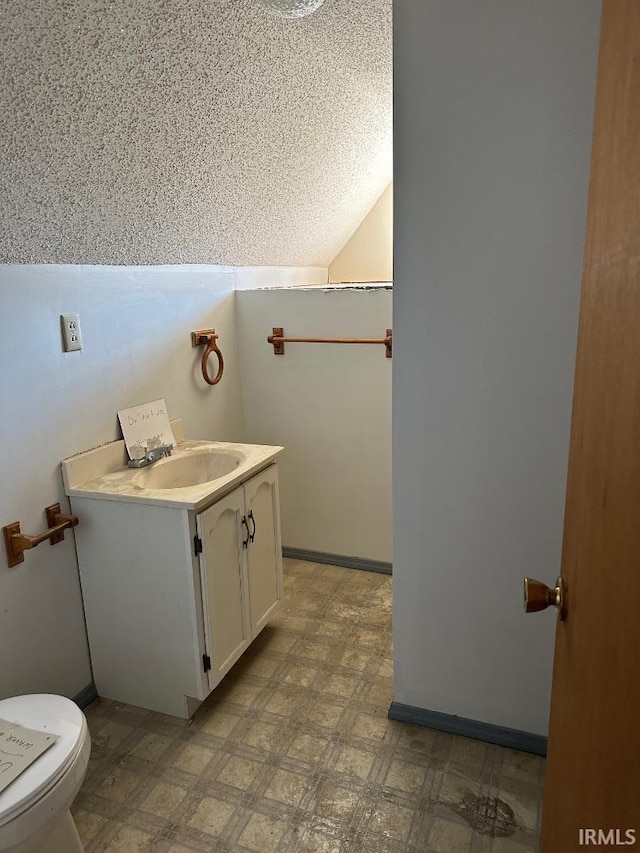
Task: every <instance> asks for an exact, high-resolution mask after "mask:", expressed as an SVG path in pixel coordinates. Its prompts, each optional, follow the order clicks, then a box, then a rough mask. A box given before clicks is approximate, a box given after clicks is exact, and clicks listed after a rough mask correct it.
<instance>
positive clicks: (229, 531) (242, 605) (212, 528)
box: [196, 488, 251, 689]
mask: <svg viewBox="0 0 640 853" xmlns="http://www.w3.org/2000/svg"><path fill="white" fill-rule="evenodd" d="M243 516H244V502H243V494H242V488H238V489H236V490H235V491H234V492H231V494H230V495H227V497H226V498H223V499H222V500H220V501H218V503H215V504H214V505H213V506H212V507H210V508H209V509H207V510H205V511H204V512H202V513H200V515H198V516H197V518H196V523H197V527H198V535H199V536H200V539H201V540H202V554H201V555H200V578H201V583H202V602H203V608H204V621H205V642H206V646H207V652H208V654H209V657H210V658H211V671H210V672H209V687H210V688H211V689H213V688H214V687H215V686H216V684H217V683H218V682H219V681H220V679H221V678H222V676H223V675H225V673H227V672H228V671H229V670H230V669H231V667H232V666H233V664H234V663H235V662H236V661H237V660H238V658H239V657H240V655H241V654H242V652H243V651H244V650H245V649H246V648H247V646H248V645H249V643H250V642H251V630H250V626H249V607H248V602H247V601H246V592H245V591H246V587H247V581H246V562H245V558H244V552H245V550H246V547H245V546H243V541H246V539H247V536H246V527H245V526H244V525H243V524H242V519H243ZM243 533H244V540H243Z"/></svg>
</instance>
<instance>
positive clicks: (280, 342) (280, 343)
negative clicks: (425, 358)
mask: <svg viewBox="0 0 640 853" xmlns="http://www.w3.org/2000/svg"><path fill="white" fill-rule="evenodd" d="M392 339H393V330H392V329H387V335H386V337H385V338H288V337H287V338H285V336H284V329H283V328H282V327H281V326H274V327H273V334H272V335H269V337H268V338H267V341H268V342H269V343H270V344H273V354H274V355H284V345H285V343H287V344H384V346H385V349H386V352H385V357H386V358H391V355H392Z"/></svg>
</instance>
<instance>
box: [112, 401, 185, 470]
mask: <svg viewBox="0 0 640 853" xmlns="http://www.w3.org/2000/svg"><path fill="white" fill-rule="evenodd" d="M118 419H119V421H120V426H121V427H122V435H123V437H124V443H125V444H126V446H127V451H128V452H129V456H130V457H131V458H134V456H135V455H136V454H132V453H131V448H132V447H136V448H141V447H142V448H144V449H145V450H146V449H147V448H148V447H149V443H150V442H152V444H151V446H154V444H153V443H154V442H155V446H156V447H157V446H158V445H159V444H173V445H175V443H176V440H175V437H174V435H173V430H172V429H171V424H170V423H169V415H168V414H167V404H166V403H165V401H164V400H163V399H160V400H152V401H151V402H150V403H140V404H139V405H138V406H131V407H130V408H128V409H121V410H120V411H119V412H118ZM138 455H139V454H138Z"/></svg>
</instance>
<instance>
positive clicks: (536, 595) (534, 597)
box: [524, 576, 567, 620]
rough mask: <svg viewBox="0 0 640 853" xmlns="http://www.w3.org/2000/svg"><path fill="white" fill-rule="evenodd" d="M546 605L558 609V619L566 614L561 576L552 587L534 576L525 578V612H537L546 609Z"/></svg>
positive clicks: (565, 595)
mask: <svg viewBox="0 0 640 853" xmlns="http://www.w3.org/2000/svg"><path fill="white" fill-rule="evenodd" d="M547 607H555V608H556V610H557V611H558V619H560V620H564V619H565V617H566V615H567V590H566V587H565V583H564V580H563V578H562V576H560V577H559V578H558V580H557V581H556V585H555V588H554V589H551V588H550V587H548V586H547V585H546V583H542V581H537V580H535V578H525V579H524V610H525V613H537V612H538V610H546V608H547Z"/></svg>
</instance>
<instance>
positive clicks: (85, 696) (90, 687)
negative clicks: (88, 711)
mask: <svg viewBox="0 0 640 853" xmlns="http://www.w3.org/2000/svg"><path fill="white" fill-rule="evenodd" d="M97 698H98V691H97V690H96V686H95V684H94V683H93V681H92V682H91V684H87V686H86V687H85V688H83V689H82V690H81V691H80V693H78V695H77V696H74V697H73V701H74V702H75V703H76V705H77V706H78V707H79V708H86V707H87V705H90V704H91V703H92V702H93V700H94V699H97Z"/></svg>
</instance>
